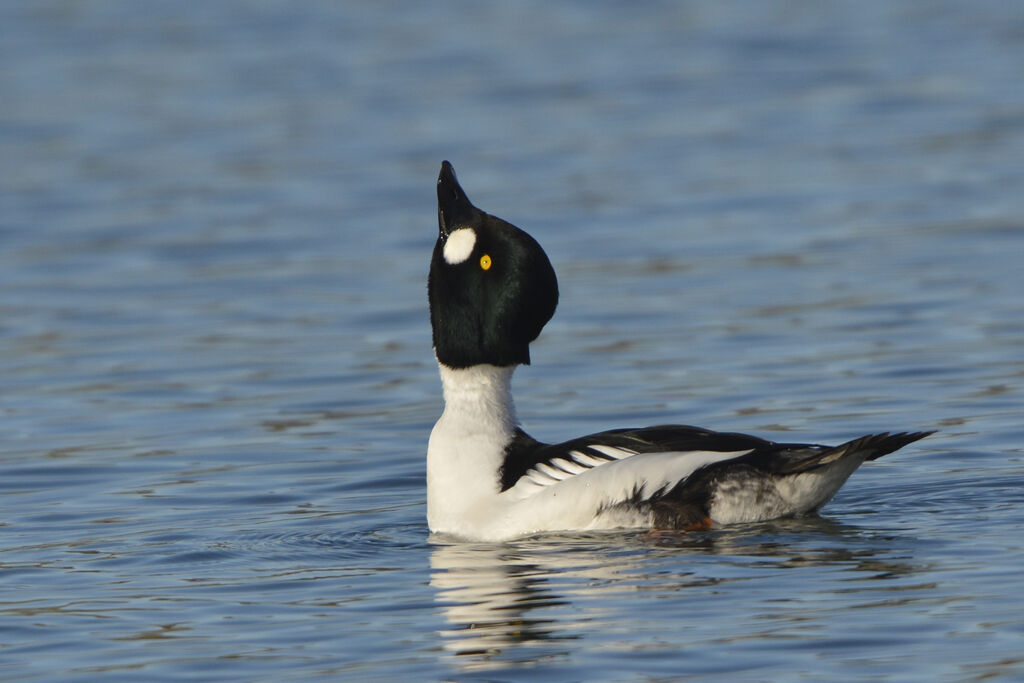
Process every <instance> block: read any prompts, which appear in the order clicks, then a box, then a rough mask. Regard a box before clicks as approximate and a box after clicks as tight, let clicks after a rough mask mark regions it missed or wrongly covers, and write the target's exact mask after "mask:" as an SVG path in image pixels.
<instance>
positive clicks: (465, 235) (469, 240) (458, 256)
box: [444, 228, 476, 266]
mask: <svg viewBox="0 0 1024 683" xmlns="http://www.w3.org/2000/svg"><path fill="white" fill-rule="evenodd" d="M474 246H476V231H475V230H473V228H459V229H458V230H453V231H452V234H450V235H448V239H447V241H445V243H444V260H445V261H446V262H447V263H448V265H450V266H454V265H458V264H460V263H462V262H463V261H465V260H466V259H468V258H469V255H470V254H472V253H473V247H474Z"/></svg>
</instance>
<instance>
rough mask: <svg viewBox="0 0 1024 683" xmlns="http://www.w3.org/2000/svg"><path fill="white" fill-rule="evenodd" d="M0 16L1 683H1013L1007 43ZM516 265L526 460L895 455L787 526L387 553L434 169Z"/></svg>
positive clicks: (220, 10)
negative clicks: (904, 433) (704, 447)
mask: <svg viewBox="0 0 1024 683" xmlns="http://www.w3.org/2000/svg"><path fill="white" fill-rule="evenodd" d="M506 5H507V6H505V5H501V6H494V7H482V6H479V5H478V4H476V3H461V2H446V3H440V4H437V3H433V4H429V5H423V4H417V3H406V2H387V3H376V4H373V5H372V6H370V5H362V4H360V3H348V4H322V5H314V6H303V7H301V8H298V7H295V6H294V5H292V4H289V3H283V2H259V3H241V2H225V3H215V4H211V5H208V6H204V7H202V8H184V7H182V6H181V5H180V4H177V3H160V2H154V3H127V2H118V1H111V2H103V3H89V4H84V5H83V4H75V3H64V2H56V1H53V2H35V3H17V4H12V3H8V4H5V5H3V6H2V7H0V24H2V25H3V26H4V31H3V37H2V38H0V59H2V61H3V64H4V65H5V66H4V69H3V70H2V71H0V102H3V106H0V159H2V160H3V162H2V164H0V244H2V249H0V419H2V425H3V438H2V439H0V583H2V591H0V671H2V674H3V676H4V677H5V678H12V679H27V680H76V679H78V680H85V679H102V680H119V679H120V680H139V679H140V678H145V679H147V680H157V679H172V678H183V677H186V676H198V677H201V678H203V679H208V680H217V679H231V680H238V679H260V680H267V679H269V680H274V679H285V678H288V679H294V678H296V677H300V678H316V677H325V678H328V677H329V678H338V677H351V678H356V677H364V678H376V679H387V678H399V677H415V678H428V679H490V680H495V679H497V680H516V679H526V678H530V679H536V678H541V679H550V680H584V679H586V680H593V679H613V680H614V679H619V680H624V679H637V678H644V679H647V678H655V679H656V678H663V677H665V678H668V677H675V676H679V675H691V676H694V677H698V678H701V679H705V678H716V677H718V678H721V679H723V680H736V679H738V678H739V679H760V680H785V679H821V678H826V677H827V678H833V679H845V680H850V679H877V678H889V679H909V680H972V679H973V680H980V679H987V680H991V679H1001V678H1002V679H1007V680H1009V679H1015V678H1019V677H1021V676H1024V617H1022V616H1021V613H1022V606H1024V605H1022V604H1021V598H1020V596H1021V594H1022V592H1024V579H1022V578H1021V571H1020V567H1021V566H1022V560H1024V547H1022V546H1024V541H1022V536H1021V533H1020V529H1021V528H1022V524H1024V514H1022V512H1021V509H1022V505H1021V503H1022V502H1024V493H1022V487H1021V482H1022V478H1024V464H1022V461H1021V453H1022V450H1021V448H1022V446H1021V444H1022V440H1024V428H1022V415H1024V413H1022V408H1021V403H1022V396H1021V389H1022V378H1024V322H1022V321H1024V298H1022V296H1021V293H1022V292H1024V274H1022V273H1024V270H1022V269H1021V267H1020V265H1021V263H1022V260H1024V231H1022V228H1024V165H1022V164H1021V162H1020V160H1021V159H1022V158H1024V84H1022V81H1021V79H1020V77H1019V74H1020V70H1021V65H1022V64H1024V40H1022V36H1024V15H1021V14H1020V12H1018V11H1015V9H1016V8H1015V7H1013V6H1011V5H1009V4H1003V3H972V4H971V5H970V6H969V7H968V6H966V5H964V6H961V4H957V3H948V4H943V3H939V4H932V5H928V6H926V7H922V6H919V5H916V4H911V3H896V4H893V3H882V2H859V3H838V4H830V5H829V6H827V7H820V6H817V5H814V6H810V5H808V6H805V5H802V4H793V3H787V2H781V1H780V2H769V3H761V4H758V5H756V6H754V7H752V6H750V5H748V4H745V3H714V4H710V5H692V4H686V5H682V6H677V5H676V4H674V3H654V4H649V5H642V6H637V5H634V4H618V3H582V2H580V3H572V2H570V3H563V4H560V5H558V6H557V7H552V6H549V5H547V4H545V3H525V4H522V3H520V4H515V5H513V4H506ZM442 158H448V159H451V160H452V162H453V163H454V164H455V165H456V168H457V169H458V171H459V174H460V179H461V180H462V182H463V184H464V185H465V186H466V188H467V191H468V192H469V194H470V196H471V197H472V198H473V199H474V201H475V202H476V203H478V204H479V205H480V206H482V207H484V208H485V209H486V210H488V211H491V212H493V213H496V214H498V215H501V216H502V217H504V218H507V219H508V220H510V221H512V222H514V223H516V224H518V225H520V226H521V227H523V228H525V229H527V230H528V231H530V232H531V233H532V234H533V235H534V236H535V237H537V239H538V240H539V241H540V242H541V243H542V244H543V245H544V246H545V248H546V249H547V251H548V253H549V255H550V257H551V259H552V261H553V263H554V265H555V268H556V269H557V271H558V273H559V277H560V284H561V289H562V299H561V305H560V310H559V312H558V313H557V314H556V316H555V318H554V320H553V321H552V322H551V324H550V325H549V326H548V328H547V330H546V331H545V333H544V334H543V335H542V337H541V338H540V340H539V341H538V343H536V344H535V345H534V349H533V358H534V365H532V366H530V367H528V368H523V369H522V370H521V371H520V372H519V373H518V375H517V378H516V380H515V383H514V386H515V390H516V394H517V400H518V409H519V414H520V416H521V418H522V419H523V421H524V426H525V427H526V428H527V429H528V430H529V431H530V432H531V433H533V434H534V435H535V436H537V437H538V438H542V439H547V440H557V439H564V438H568V437H571V436H576V435H579V434H583V433H586V432H588V431H596V430H600V429H606V428H610V427H616V426H629V425H635V426H641V425H645V424H652V423H659V422H685V423H692V424H700V425H706V426H709V427H713V428H718V429H723V430H736V431H749V432H754V433H757V434H760V435H762V436H765V437H767V438H772V439H776V440H798V441H814V442H826V443H830V442H839V441H841V440H844V439H848V438H852V437H856V436H859V435H861V434H864V433H869V432H875V431H886V430H894V431H895V430H919V429H940V430H941V431H940V433H939V434H937V435H935V436H933V437H930V438H929V439H927V440H926V441H923V442H920V443H918V444H914V445H912V446H910V447H908V448H906V449H905V450H904V451H901V452H900V453H898V454H895V455H892V456H889V457H887V458H885V459H883V460H880V461H878V462H876V463H872V464H871V465H870V466H866V467H865V468H863V469H862V470H861V471H860V472H858V473H857V474H856V475H855V476H854V477H853V478H852V479H851V481H850V482H849V483H848V485H847V486H846V487H845V488H844V489H843V490H842V492H841V493H840V494H839V496H837V498H836V499H835V500H834V501H833V502H832V503H831V504H830V505H829V506H828V507H826V508H825V510H824V513H823V515H822V517H821V518H813V519H806V520H789V521H779V522H774V523H771V524H762V525H753V526H748V527H743V528H737V529H718V530H714V531H710V532H707V533H699V534H689V535H681V534H646V533H636V532H620V533H611V534H601V535H568V536H566V535H561V536H558V535H556V536H544V537H539V538H531V539H524V540H522V541H517V542H511V543H506V544H500V545H480V544H470V543H453V542H451V541H449V540H446V539H438V538H430V537H429V535H428V531H427V528H426V524H425V518H424V517H425V488H424V453H425V447H426V439H427V435H428V433H429V430H430V427H431V426H432V424H433V421H434V420H435V419H436V418H437V416H438V415H439V414H440V410H441V402H440V387H439V382H438V379H437V375H436V368H435V366H434V363H433V358H432V353H431V349H430V333H429V326H428V318H427V313H426V296H425V277H426V271H427V265H428V261H429V256H430V250H431V247H432V243H433V239H434V236H435V234H436V233H435V231H436V219H435V206H434V179H435V177H436V173H437V168H438V166H439V164H440V161H441V159H442Z"/></svg>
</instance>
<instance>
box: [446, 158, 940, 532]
mask: <svg viewBox="0 0 1024 683" xmlns="http://www.w3.org/2000/svg"><path fill="white" fill-rule="evenodd" d="M437 218H438V225H439V227H440V234H439V235H438V238H437V243H436V244H435V245H434V253H433V257H432V258H431V261H430V276H429V279H428V285H427V291H428V299H429V302H430V323H431V326H432V327H433V342H434V351H435V354H436V356H437V362H438V365H439V366H440V371H441V383H442V386H443V391H444V402H445V407H444V413H443V414H442V415H441V417H440V419H439V420H438V421H437V424H436V425H434V429H433V431H431V433H430V443H429V446H428V448H427V521H428V524H429V526H430V530H431V531H432V532H438V533H443V534H451V535H453V536H458V537H461V538H465V539H470V540H482V541H496V540H503V539H509V538H516V537H521V536H526V535H530V534H533V533H537V532H541V531H570V530H592V529H611V528H638V529H683V530H693V529H706V528H709V527H710V526H711V525H720V524H723V525H724V524H735V523H741V522H757V521H763V520H768V519H774V518H778V517H788V516H795V515H802V514H806V513H811V512H814V511H816V510H818V509H819V508H820V507H821V506H823V505H824V504H825V503H827V502H828V501H829V500H830V499H831V498H832V496H833V495H834V494H835V493H836V491H838V490H839V487H840V486H842V485H843V483H844V482H845V481H846V479H847V477H849V476H850V474H852V473H853V471H854V470H855V469H857V467H859V466H860V464H861V463H862V462H864V461H865V460H874V459H876V458H879V457H881V456H883V455H886V454H887V453H892V452H893V451H895V450H897V449H899V448H902V447H903V446H905V445H907V444H909V443H911V442H913V441H917V440H918V439H920V438H923V437H925V436H927V435H928V434H931V433H932V432H909V433H898V434H888V433H883V434H873V435H869V436H864V437H861V438H859V439H854V440H853V441H849V442H847V443H844V444H842V445H840V446H819V445H812V444H789V443H774V442H772V441H766V440H764V439H760V438H757V437H755V436H747V435H745V434H731V433H722V432H713V431H710V430H707V429H700V428H698V427H689V426H683V425H662V426H657V427H646V428H641V429H615V430H611V431H607V432H601V433H598V434H592V435H590V436H584V437H580V438H577V439H572V440H571V441H566V442H564V443H560V444H545V443H540V442H539V441H537V440H536V439H534V438H532V437H531V436H529V435H528V434H527V433H526V432H524V431H523V430H522V429H521V428H520V427H519V423H518V420H517V419H516V413H515V407H514V406H513V403H512V394H511V391H510V384H511V380H512V372H513V370H515V367H516V366H517V365H519V364H520V363H524V364H528V363H529V362H530V342H532V341H533V340H534V339H536V338H537V336H538V335H539V334H540V331H541V329H542V328H543V327H544V325H545V324H546V323H547V322H548V320H550V319H551V316H552V315H553V314H554V312H555V306H556V305H557V303H558V281H557V279H556V278H555V271H554V269H553V268H552V267H551V262H550V261H548V257H547V255H546V254H545V253H544V250H543V249H542V248H541V246H540V245H539V244H538V243H537V242H536V240H534V239H533V238H532V237H530V235H528V234H526V233H525V232H524V231H522V230H520V229H519V228H517V227H515V226H514V225H512V224H510V223H508V222H506V221H504V220H502V219H500V218H498V217H496V216H492V215H490V214H487V213H484V212H483V211H481V210H480V209H478V208H477V207H475V206H474V205H473V204H472V203H471V202H470V201H469V198H468V197H467V196H466V193H465V191H463V189H462V187H461V186H460V185H459V182H458V180H457V179H456V177H455V170H454V169H453V168H452V165H451V164H450V163H448V162H447V161H445V162H443V163H442V164H441V173H440V175H439V176H438V179H437Z"/></svg>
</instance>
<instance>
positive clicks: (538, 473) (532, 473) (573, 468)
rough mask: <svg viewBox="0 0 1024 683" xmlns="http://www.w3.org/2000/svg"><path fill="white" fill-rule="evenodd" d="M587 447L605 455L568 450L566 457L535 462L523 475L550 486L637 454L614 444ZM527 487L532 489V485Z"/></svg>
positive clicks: (532, 480)
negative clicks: (599, 455) (598, 455)
mask: <svg viewBox="0 0 1024 683" xmlns="http://www.w3.org/2000/svg"><path fill="white" fill-rule="evenodd" d="M587 448H589V449H591V450H592V451H595V452H597V453H600V454H601V455H603V456H605V457H597V456H595V455H589V454H587V453H584V452H583V451H569V453H568V454H566V457H560V458H553V459H552V460H551V461H550V462H539V463H537V464H536V465H534V466H533V467H531V468H530V469H528V470H527V471H526V472H525V473H524V474H523V477H524V478H526V479H529V480H530V481H531V482H533V483H534V484H536V485H537V486H551V485H552V484H557V483H558V482H560V481H565V480H566V479H569V478H571V477H574V476H576V475H577V474H583V473H584V472H589V471H590V470H592V469H594V468H595V467H600V466H601V465H607V464H608V463H610V462H615V461H617V460H623V459H625V458H628V457H630V456H633V455H636V454H637V452H636V451H634V450H630V449H628V448H615V447H614V446H606V445H604V444H591V445H588V446H587ZM520 481H522V480H520ZM529 488H531V489H532V488H533V487H529Z"/></svg>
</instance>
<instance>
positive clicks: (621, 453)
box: [590, 443, 636, 460]
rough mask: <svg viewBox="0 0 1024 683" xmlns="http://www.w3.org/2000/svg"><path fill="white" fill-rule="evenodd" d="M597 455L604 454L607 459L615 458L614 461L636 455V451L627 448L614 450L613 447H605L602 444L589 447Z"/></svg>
mask: <svg viewBox="0 0 1024 683" xmlns="http://www.w3.org/2000/svg"><path fill="white" fill-rule="evenodd" d="M590 448H592V449H594V450H595V451H597V452H598V453H604V454H605V455H607V456H608V457H609V458H615V459H616V460H622V459H623V458H628V457H629V456H631V455H636V451H633V450H630V449H628V448H615V447H614V446H605V445H604V444H600V443H596V444H593V445H592V446H590Z"/></svg>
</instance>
